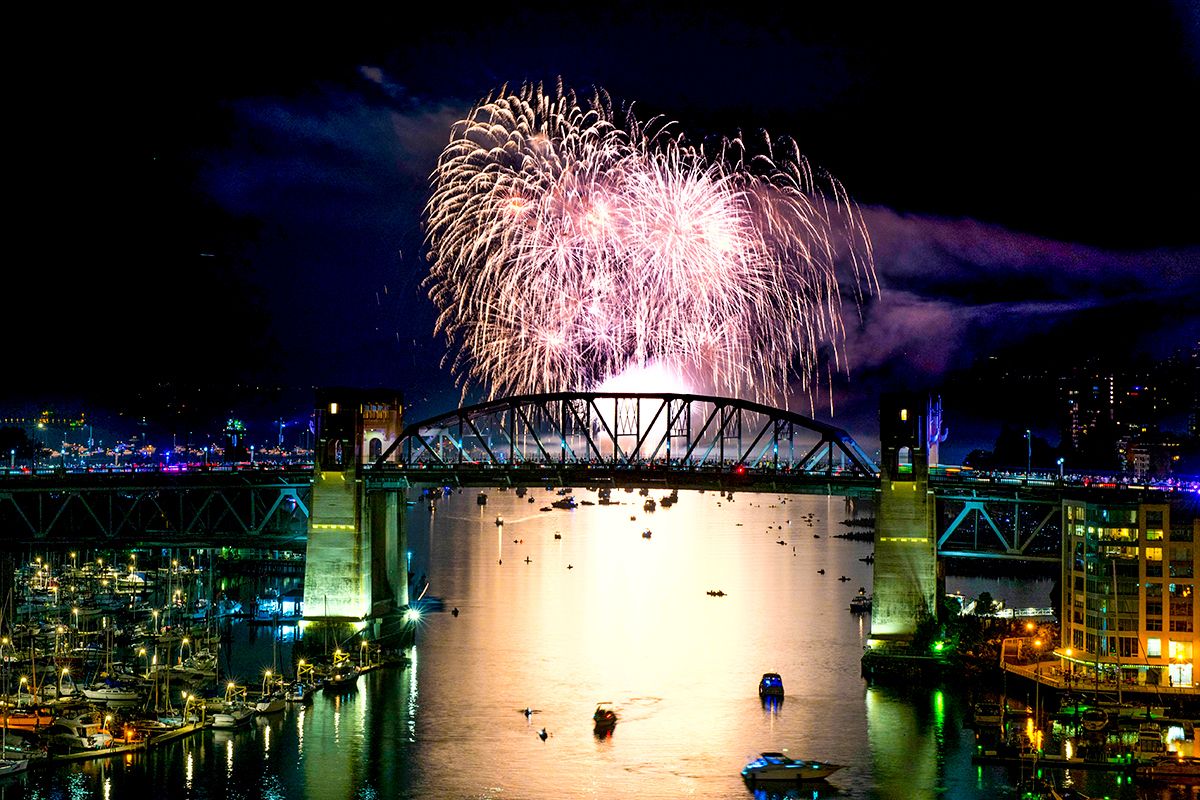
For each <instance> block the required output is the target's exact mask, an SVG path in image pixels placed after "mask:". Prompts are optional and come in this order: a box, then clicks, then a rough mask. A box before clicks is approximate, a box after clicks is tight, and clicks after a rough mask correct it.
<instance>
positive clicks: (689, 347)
mask: <svg viewBox="0 0 1200 800" xmlns="http://www.w3.org/2000/svg"><path fill="white" fill-rule="evenodd" d="M431 182H432V195H431V197H430V200H429V203H428V206H427V207H426V224H427V228H426V230H427V245H428V256H429V260H430V262H431V272H430V275H429V277H428V279H427V282H426V285H427V286H428V288H429V292H430V297H431V298H432V299H433V301H434V302H435V303H436V304H437V306H438V308H439V310H440V315H439V318H438V323H437V329H438V331H440V332H443V333H445V334H446V336H447V337H448V339H449V340H450V344H451V353H452V355H451V356H450V358H451V366H452V369H453V371H454V373H455V375H456V376H457V378H458V379H459V381H460V383H461V384H462V386H463V391H464V394H465V393H466V392H467V390H468V387H469V386H471V385H472V384H476V383H478V384H480V385H482V386H483V387H484V388H485V389H486V390H487V391H488V393H489V394H490V396H493V397H495V396H499V395H503V394H522V393H532V392H542V391H558V390H570V389H594V388H596V387H598V386H600V385H601V384H603V383H604V382H605V381H608V380H611V379H613V378H614V377H616V376H619V375H622V374H624V373H628V372H629V371H631V370H638V369H646V368H654V367H658V368H662V367H665V368H666V369H667V370H669V371H671V372H673V373H675V374H678V375H682V376H685V379H686V382H687V384H688V386H690V387H697V388H698V389H703V390H705V391H713V392H716V393H721V394H728V395H732V396H740V397H750V398H752V399H756V400H761V401H767V402H779V401H781V400H784V399H786V398H787V397H788V395H789V388H790V387H791V386H792V383H793V381H794V380H798V381H799V386H800V388H801V389H802V390H803V393H804V394H806V395H807V397H808V399H809V403H810V405H811V404H813V402H814V399H815V391H816V388H817V387H818V386H819V385H820V381H819V375H818V366H819V365H820V364H821V363H822V361H823V359H822V358H821V353H822V350H823V349H826V348H827V350H826V352H827V353H829V354H831V355H832V358H830V359H828V360H827V362H826V363H829V364H831V365H832V367H834V368H839V369H844V368H845V361H844V353H843V341H844V327H843V319H842V308H843V294H846V295H847V296H848V297H849V298H851V299H852V302H853V303H854V304H856V305H857V306H858V307H861V302H862V300H863V297H864V296H865V295H867V294H871V293H874V292H876V291H877V290H878V286H877V283H876V279H875V274H874V268H873V264H872V256H871V244H870V239H869V237H868V235H867V231H866V228H865V226H864V225H863V221H862V217H861V215H860V214H859V213H858V211H857V209H856V208H855V207H854V205H853V203H852V202H851V201H850V199H849V197H848V196H847V195H846V192H845V190H844V189H843V188H842V186H841V184H840V183H838V182H837V181H836V180H834V179H833V178H831V177H828V176H820V177H818V176H817V175H815V174H814V172H813V170H812V169H811V168H810V166H809V164H808V162H807V161H806V160H805V159H804V157H803V156H802V155H801V154H800V153H799V150H798V149H797V148H796V146H795V144H794V143H793V142H788V146H787V151H786V152H784V153H782V154H781V156H779V157H777V156H776V154H775V151H774V150H773V149H772V148H771V147H770V146H769V142H767V143H766V145H765V147H764V152H763V153H761V154H757V155H750V154H749V153H748V150H747V148H746V146H745V145H744V143H743V142H742V140H740V139H731V140H725V141H723V142H721V143H720V145H719V147H717V148H716V150H715V151H714V152H711V153H709V152H706V151H705V149H704V148H703V147H697V146H693V145H691V144H688V143H687V141H686V140H685V139H684V137H682V136H681V135H676V134H674V133H673V132H672V127H671V125H669V124H666V123H664V122H662V121H661V120H653V121H651V122H650V123H648V124H642V123H640V122H639V121H638V120H637V119H636V118H635V117H634V116H633V115H632V114H631V113H624V114H622V113H617V112H614V110H613V107H612V104H611V102H610V101H609V99H608V97H607V96H606V95H604V94H603V93H601V92H598V93H597V94H596V95H595V96H594V97H593V98H592V99H591V100H590V101H589V102H587V103H580V102H579V101H578V99H577V98H576V96H575V95H574V93H572V92H570V91H565V90H564V89H563V88H562V87H561V86H559V87H557V90H556V91H555V92H554V93H547V92H545V91H544V90H543V89H542V87H540V86H526V87H523V88H522V89H521V90H520V91H517V92H510V91H508V90H507V89H501V90H500V91H499V92H498V93H496V94H495V95H494V96H491V97H488V98H486V99H485V100H484V101H483V102H481V103H480V104H478V105H477V106H476V107H475V108H474V109H472V111H471V113H470V114H469V115H468V117H467V118H466V119H465V120H462V121H461V122H459V123H457V124H456V125H455V126H454V127H453V129H452V132H451V136H450V142H449V144H448V145H447V146H446V148H445V150H443V152H442V154H441V157H440V158H439V160H438V165H437V169H436V170H435V171H434V173H433V176H432V179H431Z"/></svg>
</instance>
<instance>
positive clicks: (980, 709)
mask: <svg viewBox="0 0 1200 800" xmlns="http://www.w3.org/2000/svg"><path fill="white" fill-rule="evenodd" d="M972 716H973V717H974V719H975V726H976V727H977V728H981V727H984V726H987V725H1003V724H1004V709H1003V708H1001V707H1000V704H999V703H988V702H985V703H976V704H975V708H974V712H973V715H972Z"/></svg>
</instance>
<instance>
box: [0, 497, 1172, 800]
mask: <svg viewBox="0 0 1200 800" xmlns="http://www.w3.org/2000/svg"><path fill="white" fill-rule="evenodd" d="M488 494H489V497H490V500H489V503H488V505H487V506H486V507H483V508H480V507H479V506H477V504H476V502H475V496H476V493H474V492H464V493H462V494H455V495H453V496H452V497H450V498H448V499H446V500H444V501H441V502H439V506H438V510H437V512H436V514H434V515H431V514H430V513H429V512H428V511H427V510H425V509H423V508H420V507H417V508H414V509H412V510H411V511H410V523H411V525H410V548H411V549H412V550H413V551H414V560H413V563H414V570H415V571H416V572H417V573H418V574H420V573H421V572H426V573H427V574H428V576H429V578H430V580H431V582H432V589H431V592H430V593H431V594H433V595H437V596H440V597H443V598H444V599H445V601H446V608H447V609H450V608H452V607H457V608H459V609H460V615H459V616H458V617H453V616H452V615H451V614H450V613H449V611H447V612H446V613H435V614H430V615H427V617H426V618H425V620H424V623H423V624H424V628H423V631H422V634H421V639H420V642H419V646H418V647H417V648H414V649H413V650H412V651H411V652H410V656H411V658H412V661H413V664H412V666H411V667H410V668H409V669H406V670H403V671H400V670H395V669H390V670H381V671H378V672H375V673H372V674H370V675H366V676H363V677H362V678H360V679H359V681H360V689H359V691H358V692H353V693H350V694H346V695H338V696H335V697H330V696H328V695H325V694H323V693H318V694H317V695H316V696H315V697H314V698H313V701H314V702H313V704H312V705H311V706H310V707H308V708H304V707H298V706H289V708H288V709H287V710H286V711H285V712H283V713H282V714H277V715H273V716H272V717H271V718H269V719H258V720H255V721H254V723H253V724H252V725H250V726H248V727H247V728H246V729H243V730H240V731H232V732H231V731H208V732H205V733H203V734H200V735H198V736H195V737H192V738H189V739H185V740H183V741H181V742H179V743H178V744H176V745H170V746H167V747H164V748H162V749H160V750H157V751H152V752H150V753H147V754H142V755H138V756H136V757H134V758H132V759H130V762H129V763H128V764H126V763H125V762H123V761H114V762H112V763H110V764H105V763H103V762H85V763H82V764H78V765H74V766H72V767H69V768H61V769H58V770H55V771H52V772H50V773H43V774H37V775H33V774H31V775H29V776H27V777H24V778H18V779H15V781H9V782H8V783H7V784H6V783H0V800H7V796H8V794H7V792H6V787H9V786H12V787H14V788H15V787H18V786H19V787H21V788H23V789H29V790H30V791H29V794H28V796H31V797H38V798H47V800H49V798H54V799H55V800H59V798H64V797H88V798H93V797H98V796H104V797H106V798H107V797H109V795H110V793H111V797H112V798H113V800H119V799H120V798H138V800H143V799H144V798H145V797H146V795H147V791H146V787H147V786H148V785H150V786H153V787H155V791H156V792H160V793H161V795H162V796H169V797H180V798H189V799H191V798H210V797H247V798H275V797H287V798H304V797H308V798H322V800H324V798H329V800H343V799H344V800H357V799H358V798H373V797H376V796H378V797H388V798H414V799H415V798H422V799H424V798H435V799H436V798H447V799H448V800H449V799H450V798H454V799H456V800H457V799H458V798H472V799H477V798H497V800H501V799H503V798H519V799H520V800H525V799H526V798H528V799H531V800H532V799H535V798H549V797H555V798H593V797H629V798H668V797H669V798H676V797H695V798H737V800H745V799H746V798H750V797H756V798H767V797H771V796H789V797H799V798H808V797H812V796H819V797H839V798H871V799H872V800H892V799H893V798H895V800H901V798H902V799H903V800H910V799H912V800H925V799H929V800H932V799H933V798H955V799H956V800H957V799H958V798H963V799H964V800H980V799H982V798H1006V797H1012V796H1013V793H1012V791H1011V789H1010V788H1009V787H1010V785H1011V783H1012V782H1013V781H1014V780H1015V779H1016V778H1017V777H1018V776H1017V775H1015V774H1010V773H1009V772H1007V771H1006V770H1005V769H1003V768H996V767H977V766H973V765H972V764H971V762H970V757H971V752H972V750H973V747H974V738H973V733H972V732H971V730H970V729H967V728H964V726H963V721H964V718H965V716H966V710H965V705H964V702H963V700H962V698H961V697H960V696H959V695H958V694H957V693H955V692H952V691H945V692H943V691H936V690H931V689H928V688H922V687H916V686H909V687H868V686H866V684H865V683H864V682H863V681H862V680H861V678H860V677H859V665H858V661H859V658H860V657H861V654H862V648H863V645H864V644H865V641H866V639H867V636H868V635H869V628H868V624H869V623H868V620H867V618H866V617H864V616H862V615H854V614H851V613H850V612H849V611H848V608H847V605H848V603H849V600H850V598H851V597H852V596H853V595H854V594H855V593H856V592H857V589H858V587H859V586H865V587H869V586H870V579H871V568H870V566H868V565H867V564H864V563H863V562H861V561H859V559H860V558H861V557H863V556H865V555H867V554H868V553H869V552H870V551H871V544H870V543H869V542H852V541H845V540H840V539H835V538H833V534H836V533H841V532H844V531H845V530H846V528H845V527H844V526H841V525H839V524H838V523H839V522H840V520H842V519H843V518H845V517H846V516H847V514H846V513H845V509H844V506H843V503H842V501H841V500H840V499H837V498H834V499H827V498H788V499H787V501H786V502H782V501H781V499H780V498H779V497H777V496H774V495H759V496H754V495H738V496H736V498H735V500H734V502H733V503H730V502H729V501H728V500H723V499H722V498H721V497H720V496H719V495H718V494H716V493H713V492H709V493H705V494H698V493H691V492H682V493H680V497H679V502H678V503H677V504H676V505H675V506H674V507H672V508H669V509H663V508H661V507H660V508H659V509H658V510H657V511H656V512H654V513H646V512H644V511H643V510H642V502H643V501H644V499H645V498H642V497H639V496H638V495H637V494H636V493H625V492H621V491H614V492H613V500H614V501H619V502H620V503H621V505H618V506H612V507H601V506H583V507H580V508H577V509H576V510H574V511H562V510H555V511H554V512H546V513H542V512H539V511H537V510H536V509H537V508H539V507H541V506H544V505H548V504H549V502H550V501H551V500H553V499H555V498H554V496H553V495H550V494H548V493H547V492H546V491H545V490H544V489H539V490H535V491H531V494H532V495H535V503H533V504H530V503H527V502H526V501H525V500H522V499H519V498H516V497H515V495H514V493H512V492H507V493H502V492H499V491H495V490H493V491H489V493H488ZM664 494H665V492H664V491H661V490H660V491H656V492H654V493H653V495H654V496H655V498H656V499H659V498H661V496H662V495H664ZM576 496H577V498H578V499H580V500H582V499H585V498H586V499H590V500H594V499H595V497H596V496H595V494H593V493H589V492H576ZM497 514H501V515H503V517H504V525H503V526H496V525H495V518H496V516H497ZM809 514H812V515H813V518H812V524H811V525H810V524H809V519H810V518H809V516H808V515H809ZM631 516H632V517H636V519H630V517H631ZM737 523H741V525H740V526H739V525H738V524H737ZM647 528H649V529H651V530H652V534H653V535H652V538H650V539H646V538H643V537H642V535H641V533H642V531H643V530H645V529H647ZM555 533H560V534H561V537H562V538H561V539H555V538H554V534H555ZM493 537H495V538H493ZM780 541H782V542H784V544H782V545H781V544H779V543H778V542H780ZM793 548H794V550H793ZM526 559H528V561H526ZM568 566H569V567H570V568H568ZM818 569H824V570H825V574H824V575H820V574H818V572H817V570H818ZM842 575H845V576H846V577H847V578H849V580H848V581H844V582H843V581H838V580H837V579H838V577H839V576H842ZM1017 583H1018V582H1014V587H1013V588H1018V587H1017V586H1016V584H1017ZM1045 588H1048V585H1047V587H1041V586H1039V587H1036V588H1035V590H1033V593H1034V594H1036V593H1038V592H1041V593H1043V594H1044V591H1045ZM717 589H720V590H722V591H724V592H725V593H726V595H725V596H723V597H711V596H709V595H707V594H706V592H707V591H709V590H717ZM989 590H990V591H993V594H994V595H996V596H997V597H1001V596H1005V593H1004V592H1003V591H996V590H992V589H989ZM975 593H976V594H977V591H976V592H975ZM1012 604H1016V602H1012ZM237 636H238V637H239V638H237V640H236V641H235V646H234V648H233V653H232V658H233V660H234V662H235V668H236V669H238V670H240V671H241V673H242V674H248V675H252V674H261V669H262V668H264V667H265V666H269V665H270V664H271V663H272V643H271V637H270V635H269V632H264V631H257V632H255V631H254V629H252V628H248V627H245V628H239V629H237ZM289 655H290V650H289V649H288V648H287V647H279V657H280V662H279V663H281V664H284V665H290V663H291V662H290V660H289ZM285 669H287V667H285ZM768 671H770V672H779V673H780V674H782V676H783V680H784V685H785V688H786V691H787V696H786V698H785V699H784V700H783V702H782V703H779V704H777V705H768V706H764V705H763V703H762V702H761V701H760V700H759V698H758V696H757V684H758V680H759V678H760V676H761V675H762V673H763V672H768ZM599 701H612V702H613V703H615V704H616V706H617V709H618V713H619V715H620V721H619V723H618V724H617V727H616V729H615V731H614V732H613V735H612V736H611V737H606V738H600V739H598V738H596V737H595V736H594V735H593V730H592V725H591V715H592V711H593V710H594V708H595V704H596V703H597V702H599ZM526 707H529V708H531V709H533V713H532V714H530V715H528V716H526V715H525V714H524V713H522V710H523V709H524V708H526ZM543 729H545V731H546V734H547V735H546V738H545V740H543V739H542V738H541V737H540V736H539V735H538V732H539V731H541V730H543ZM783 749H787V750H788V752H789V753H790V754H791V755H793V756H796V757H803V758H817V759H825V760H829V761H833V762H836V763H841V764H845V765H847V766H846V768H845V769H844V770H842V771H840V772H838V773H837V774H836V775H834V776H833V777H832V778H831V780H830V782H829V785H827V786H819V785H818V786H815V787H805V788H804V789H803V790H802V791H798V790H795V789H793V790H789V791H787V792H785V793H784V795H779V794H770V793H768V792H767V791H765V790H763V791H758V792H751V791H750V790H749V789H748V788H747V787H746V786H745V784H744V783H743V782H742V781H741V779H740V777H739V771H740V769H741V767H742V766H743V765H744V764H745V763H746V762H747V761H748V760H749V759H750V758H751V757H752V756H754V755H755V754H756V753H758V752H760V751H763V750H783ZM1094 775H1096V773H1093V774H1092V775H1089V776H1086V777H1085V778H1083V781H1082V785H1083V788H1084V789H1085V790H1087V791H1090V792H1092V793H1093V794H1100V793H1102V792H1106V793H1108V794H1110V795H1111V796H1113V797H1117V796H1120V797H1123V798H1132V797H1134V796H1135V794H1134V792H1133V791H1132V790H1131V789H1129V787H1117V786H1116V785H1115V784H1114V783H1112V782H1111V780H1112V779H1111V778H1109V779H1108V780H1109V783H1107V784H1103V783H1101V784H1089V783H1087V781H1088V780H1092V779H1093V776H1094ZM1099 779H1100V780H1104V779H1105V778H1104V776H1103V775H1099ZM1097 790H1099V791H1097ZM814 792H815V795H814ZM12 796H17V795H12ZM1146 796H1147V797H1149V796H1151V795H1146ZM1154 796H1155V797H1158V796H1163V797H1165V796H1167V795H1166V794H1163V795H1154ZM1172 796H1173V797H1174V796H1182V795H1172Z"/></svg>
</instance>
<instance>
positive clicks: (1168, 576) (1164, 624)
mask: <svg viewBox="0 0 1200 800" xmlns="http://www.w3.org/2000/svg"><path fill="white" fill-rule="evenodd" d="M1198 543H1200V517H1198V516H1197V514H1196V512H1195V509H1194V508H1190V507H1187V506H1185V505H1184V504H1183V503H1182V502H1175V503H1170V502H1167V501H1166V499H1165V498H1163V497H1157V498H1155V497H1147V498H1142V499H1140V500H1133V499H1131V500H1129V501H1125V502H1105V503H1095V502H1089V501H1087V500H1074V499H1067V500H1064V501H1063V553H1062V619H1061V632H1062V635H1061V644H1060V646H1059V648H1058V651H1057V653H1056V655H1057V656H1058V658H1059V659H1060V660H1061V666H1062V669H1063V672H1064V673H1066V674H1069V675H1071V676H1073V677H1074V678H1075V679H1077V680H1080V681H1081V682H1085V681H1092V680H1097V679H1106V680H1115V679H1117V678H1120V680H1121V681H1122V682H1123V683H1126V684H1138V685H1149V686H1163V687H1194V686H1197V685H1198V684H1200V674H1193V661H1194V658H1195V656H1196V654H1197V653H1200V648H1198V645H1200V641H1198V639H1197V637H1198V636H1200V634H1198V626H1197V611H1198V608H1197V604H1196V601H1195V593H1196V586H1197V580H1196V579H1197V556H1198V554H1197V549H1198V548H1197V544H1198Z"/></svg>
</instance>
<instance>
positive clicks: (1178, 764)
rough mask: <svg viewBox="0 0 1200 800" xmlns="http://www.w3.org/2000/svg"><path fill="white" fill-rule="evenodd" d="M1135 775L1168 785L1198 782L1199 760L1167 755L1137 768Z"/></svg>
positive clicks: (1173, 754)
mask: <svg viewBox="0 0 1200 800" xmlns="http://www.w3.org/2000/svg"><path fill="white" fill-rule="evenodd" d="M1137 775H1138V777H1140V778H1145V779H1148V780H1154V781H1165V782H1168V783H1174V782H1179V783H1194V782H1195V781H1197V780H1200V758H1195V757H1192V756H1185V755H1182V754H1180V753H1168V754H1166V755H1162V756H1159V757H1158V758H1156V759H1154V761H1152V762H1151V763H1149V764H1146V765H1143V766H1140V767H1138V768H1137Z"/></svg>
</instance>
